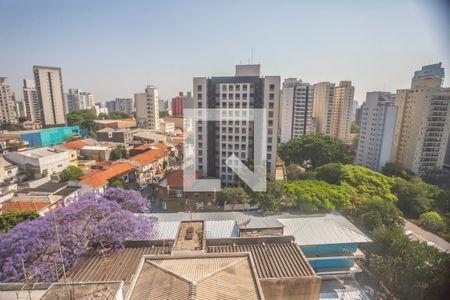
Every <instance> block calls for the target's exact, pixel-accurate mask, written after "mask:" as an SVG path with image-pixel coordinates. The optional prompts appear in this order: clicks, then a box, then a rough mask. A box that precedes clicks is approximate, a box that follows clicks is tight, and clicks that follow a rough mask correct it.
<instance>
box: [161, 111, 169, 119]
mask: <svg viewBox="0 0 450 300" xmlns="http://www.w3.org/2000/svg"><path fill="white" fill-rule="evenodd" d="M168 115H169V112H168V111H167V110H163V111H160V112H159V117H160V118H165V117H167V116H168Z"/></svg>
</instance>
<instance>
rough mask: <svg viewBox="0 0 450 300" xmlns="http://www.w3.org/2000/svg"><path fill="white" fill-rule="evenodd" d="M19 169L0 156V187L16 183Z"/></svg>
mask: <svg viewBox="0 0 450 300" xmlns="http://www.w3.org/2000/svg"><path fill="white" fill-rule="evenodd" d="M18 172H19V167H18V166H17V165H15V164H13V163H11V162H9V161H7V160H6V159H5V158H4V157H3V155H0V185H4V184H6V185H8V184H11V183H15V182H17V175H18Z"/></svg>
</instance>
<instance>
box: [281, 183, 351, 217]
mask: <svg viewBox="0 0 450 300" xmlns="http://www.w3.org/2000/svg"><path fill="white" fill-rule="evenodd" d="M285 189H286V192H287V193H288V195H289V197H290V199H292V201H293V203H294V204H295V205H296V206H297V207H298V208H299V209H301V210H305V211H308V212H316V211H320V210H328V211H331V210H345V209H347V208H350V207H351V200H350V199H351V197H350V194H351V188H350V187H349V186H348V185H334V184H329V183H327V182H325V181H319V180H298V181H292V182H288V183H286V184H285Z"/></svg>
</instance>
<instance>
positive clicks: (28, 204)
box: [0, 201, 51, 215]
mask: <svg viewBox="0 0 450 300" xmlns="http://www.w3.org/2000/svg"><path fill="white" fill-rule="evenodd" d="M50 205H51V203H49V202H48V201H14V202H13V201H11V202H8V203H3V204H2V205H1V206H0V214H1V213H2V212H4V211H7V212H13V211H18V212H26V211H32V212H36V213H38V214H41V215H43V214H44V213H45V212H47V211H48V210H49V206H50Z"/></svg>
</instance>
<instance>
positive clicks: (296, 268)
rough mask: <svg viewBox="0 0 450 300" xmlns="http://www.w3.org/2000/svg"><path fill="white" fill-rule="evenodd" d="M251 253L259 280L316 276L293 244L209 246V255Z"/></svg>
mask: <svg viewBox="0 0 450 300" xmlns="http://www.w3.org/2000/svg"><path fill="white" fill-rule="evenodd" d="M229 252H250V253H251V254H252V257H253V260H254V263H255V266H256V271H257V273H258V277H259V278H286V277H299V276H314V275H315V273H314V270H313V269H312V267H311V265H310V264H309V262H308V260H307V259H306V257H305V256H304V255H303V253H302V252H301V251H300V250H299V248H298V246H297V245H296V244H293V243H273V244H270V243H267V244H266V243H264V244H245V245H236V244H235V245H224V246H208V253H229Z"/></svg>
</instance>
